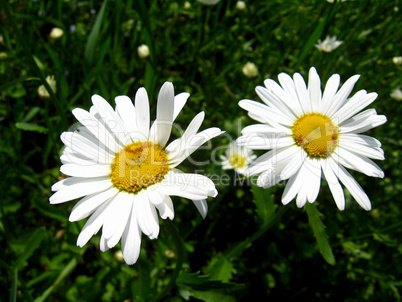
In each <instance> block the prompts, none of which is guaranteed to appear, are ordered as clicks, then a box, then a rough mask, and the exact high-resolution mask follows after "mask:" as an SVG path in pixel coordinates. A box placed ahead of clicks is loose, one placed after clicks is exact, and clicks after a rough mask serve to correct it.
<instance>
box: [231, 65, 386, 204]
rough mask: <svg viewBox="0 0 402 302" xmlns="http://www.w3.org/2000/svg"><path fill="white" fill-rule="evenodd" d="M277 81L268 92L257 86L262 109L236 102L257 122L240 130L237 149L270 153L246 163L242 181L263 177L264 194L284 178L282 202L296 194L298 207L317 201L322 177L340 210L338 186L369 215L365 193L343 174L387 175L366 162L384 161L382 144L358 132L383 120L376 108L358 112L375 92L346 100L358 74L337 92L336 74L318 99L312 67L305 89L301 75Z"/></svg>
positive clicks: (247, 102)
mask: <svg viewBox="0 0 402 302" xmlns="http://www.w3.org/2000/svg"><path fill="white" fill-rule="evenodd" d="M278 78H279V83H280V85H281V86H280V85H278V84H277V83H276V82H275V81H273V80H271V79H267V80H265V81H264V84H265V87H261V86H258V87H256V92H257V94H258V96H259V97H260V98H261V99H262V101H263V102H264V103H265V104H261V103H259V102H255V101H252V100H241V101H240V102H239V105H240V107H242V108H243V109H245V110H247V111H248V114H249V116H250V117H251V118H253V119H255V120H257V121H258V122H260V123H262V124H256V125H251V126H247V127H245V128H244V129H243V130H242V136H241V137H240V138H239V139H238V140H237V142H238V144H239V145H243V146H248V147H249V148H252V149H262V150H264V149H271V150H270V151H269V152H267V153H265V154H264V155H262V156H260V157H259V158H257V159H256V160H255V161H254V162H253V163H252V164H251V165H250V167H249V168H248V169H247V170H246V173H245V174H246V176H252V175H257V174H260V173H261V174H260V175H259V177H258V180H257V184H258V185H259V186H261V187H264V188H267V187H271V186H273V185H275V184H277V183H279V182H280V181H283V180H287V179H288V182H287V184H286V186H285V190H284V192H283V195H282V203H283V204H287V203H289V202H290V201H291V200H292V199H293V198H295V197H296V195H297V198H296V204H297V206H298V207H303V206H304V205H305V204H306V202H307V201H309V202H310V203H313V202H314V201H315V200H316V199H317V196H318V192H319V190H320V182H321V177H323V178H325V179H326V181H327V183H328V185H329V189H330V190H331V192H332V195H333V197H334V199H335V202H336V205H337V206H338V208H339V209H340V210H343V209H344V208H345V197H344V192H343V189H342V186H341V184H340V182H341V183H342V184H343V185H344V186H345V187H346V188H347V189H348V190H349V192H350V193H351V194H352V196H353V197H354V198H355V199H356V201H357V202H358V203H359V204H360V205H361V206H362V207H363V208H364V209H365V210H370V209H371V203H370V200H369V198H368V196H367V194H366V193H365V192H364V190H363V189H362V188H361V187H360V185H359V184H358V183H357V181H356V180H355V179H354V178H353V177H352V175H350V174H349V172H348V171H347V170H346V169H345V168H348V169H353V170H356V171H359V172H362V173H364V174H366V175H368V176H373V177H384V173H383V171H382V170H381V169H380V168H379V167H378V166H377V165H376V164H375V163H374V162H373V161H372V160H371V159H379V160H383V159H384V152H383V150H382V149H381V143H380V142H379V141H378V140H377V139H375V138H373V137H370V136H367V135H363V134H361V133H362V132H365V131H367V130H369V129H371V128H374V127H377V126H380V125H382V124H384V123H385V122H386V121H387V119H386V117H385V116H384V115H377V112H376V111H375V110H374V109H367V110H365V111H363V112H360V111H361V110H362V109H363V108H365V107H366V106H368V105H369V104H371V103H372V102H373V101H374V100H375V99H376V97H377V93H374V92H372V93H367V92H366V91H365V90H360V91H358V92H357V93H355V94H354V95H353V96H352V97H350V98H349V94H350V93H351V91H352V89H353V87H354V84H355V83H356V81H357V80H358V79H359V75H355V76H353V77H351V78H350V79H348V80H347V81H346V82H345V83H344V84H343V85H342V87H341V88H340V89H339V90H338V87H339V82H340V76H339V75H338V74H334V75H332V76H331V77H330V78H329V80H328V82H327V84H326V87H325V90H324V93H323V94H322V93H321V87H320V86H321V83H320V78H319V76H318V74H317V71H316V70H315V68H314V67H312V68H311V69H310V72H309V79H308V87H306V84H305V82H304V80H303V78H302V76H301V75H300V74H299V73H295V74H294V75H293V79H292V78H291V77H290V76H289V75H287V74H285V73H281V74H279V76H278ZM359 112H360V113H359ZM370 158H371V159H370Z"/></svg>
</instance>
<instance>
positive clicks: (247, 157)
mask: <svg viewBox="0 0 402 302" xmlns="http://www.w3.org/2000/svg"><path fill="white" fill-rule="evenodd" d="M220 158H221V160H222V169H224V170H228V169H234V170H235V171H236V172H237V173H239V174H244V171H246V169H247V168H248V166H249V164H250V163H251V162H252V161H253V160H254V159H256V158H257V155H255V154H253V150H251V149H249V148H247V147H244V146H243V147H242V146H239V145H237V143H236V142H232V143H230V144H229V146H228V148H227V149H226V152H225V155H221V156H220Z"/></svg>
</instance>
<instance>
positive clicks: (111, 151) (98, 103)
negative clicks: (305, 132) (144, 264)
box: [50, 82, 222, 264]
mask: <svg viewBox="0 0 402 302" xmlns="http://www.w3.org/2000/svg"><path fill="white" fill-rule="evenodd" d="M188 97H189V94H188V93H180V94H178V95H177V96H174V90H173V85H172V83H169V82H166V83H165V84H164V85H163V86H162V88H161V90H160V92H159V96H158V103H157V111H156V120H155V121H154V122H153V124H152V126H151V127H150V114H149V111H150V108H149V101H148V95H147V92H146V90H145V89H144V88H140V89H139V90H138V91H137V93H136V95H135V104H133V103H132V101H131V100H130V98H128V97H127V96H118V97H116V98H115V102H116V108H115V110H114V109H113V108H112V106H111V105H110V104H109V103H108V102H107V101H106V100H104V99H103V98H102V97H101V96H99V95H94V96H92V103H93V106H92V107H91V108H90V110H89V112H88V111H85V110H83V109H80V108H76V109H74V110H73V115H74V116H75V117H76V118H77V120H78V121H79V122H80V123H81V124H82V126H80V127H78V128H77V130H75V131H73V132H63V133H62V135H61V139H62V141H63V143H64V144H65V145H66V148H65V149H64V151H63V154H62V156H61V158H60V159H61V162H62V164H63V165H62V166H61V168H60V171H61V172H62V173H64V174H66V175H69V176H71V177H69V178H66V179H63V180H61V181H59V182H57V183H56V184H54V185H53V186H52V191H56V193H54V194H53V195H52V196H51V197H50V203H51V204H60V203H63V202H66V201H69V200H74V199H77V198H82V199H81V200H80V201H78V203H77V204H76V205H75V206H74V208H73V210H72V212H71V215H70V218H69V220H70V221H78V220H81V219H84V218H87V217H89V219H88V220H87V222H86V224H85V225H84V227H83V229H82V230H81V233H80V235H79V236H78V240H77V245H78V246H80V247H82V246H84V245H85V244H86V243H87V242H88V241H89V240H90V238H91V237H92V236H93V235H94V234H96V233H98V231H99V230H100V228H102V236H101V238H100V249H101V251H106V250H108V249H110V248H112V247H114V246H115V245H116V244H117V243H118V242H119V241H120V239H121V249H122V252H123V257H124V260H125V261H126V263H127V264H133V263H135V262H136V261H137V258H138V255H139V252H140V244H141V235H142V233H144V234H145V235H147V236H148V237H149V238H151V239H154V238H157V236H158V234H159V220H158V214H157V211H158V212H159V215H160V216H161V218H162V219H166V218H169V219H173V217H174V208H173V203H172V199H171V198H170V196H180V197H183V198H188V199H191V200H192V201H193V202H194V204H195V206H196V207H197V209H198V210H199V212H200V213H201V215H202V216H203V217H205V216H206V214H207V203H206V199H207V198H208V197H209V196H212V197H215V196H216V195H217V191H216V189H215V185H214V183H213V182H212V181H211V180H210V179H209V178H207V177H205V176H203V175H200V174H192V173H184V172H182V171H181V170H179V169H178V168H177V166H178V165H179V164H180V163H181V162H182V161H184V160H185V159H186V158H187V157H188V156H190V155H191V154H192V153H193V152H194V151H195V150H197V148H198V147H199V146H201V145H202V144H204V143H205V142H207V141H209V140H210V139H212V138H213V137H215V136H217V135H219V134H221V133H222V131H221V130H220V129H219V128H209V129H206V130H203V131H201V132H198V130H199V128H200V126H201V123H202V121H203V120H204V112H200V113H199V114H197V115H196V116H195V117H194V119H193V120H192V121H191V123H190V124H189V126H188V127H187V129H186V131H185V132H184V133H183V135H182V137H181V138H178V139H176V140H174V141H172V142H171V143H170V144H168V145H167V146H166V143H167V142H168V140H169V137H170V133H171V129H172V126H174V124H173V122H174V120H175V119H176V117H177V115H178V114H179V112H180V111H181V109H182V108H183V106H184V104H185V103H186V101H187V98H188ZM197 132H198V133H197Z"/></svg>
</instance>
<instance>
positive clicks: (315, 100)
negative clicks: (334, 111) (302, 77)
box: [308, 67, 321, 112]
mask: <svg viewBox="0 0 402 302" xmlns="http://www.w3.org/2000/svg"><path fill="white" fill-rule="evenodd" d="M308 75H309V77H308V94H309V97H310V102H311V109H312V110H313V112H317V111H321V81H320V77H319V76H318V74H317V70H316V69H315V68H314V67H311V68H310V72H309V74H308Z"/></svg>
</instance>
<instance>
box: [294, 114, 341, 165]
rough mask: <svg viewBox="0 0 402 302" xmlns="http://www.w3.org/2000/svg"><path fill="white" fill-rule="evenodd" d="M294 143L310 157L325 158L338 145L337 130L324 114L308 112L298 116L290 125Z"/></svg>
mask: <svg viewBox="0 0 402 302" xmlns="http://www.w3.org/2000/svg"><path fill="white" fill-rule="evenodd" d="M292 132H293V138H294V140H295V142H296V144H297V145H298V146H300V147H302V148H303V149H304V150H305V151H306V152H307V154H308V156H310V157H314V158H325V157H327V156H328V155H330V154H331V153H332V152H333V151H334V150H335V148H336V146H337V145H338V130H337V127H336V126H335V125H334V123H333V122H332V120H331V119H330V118H329V117H327V116H326V115H323V114H319V113H309V114H305V115H302V116H301V117H299V118H298V119H297V120H296V122H295V123H294V124H293V127H292Z"/></svg>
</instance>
